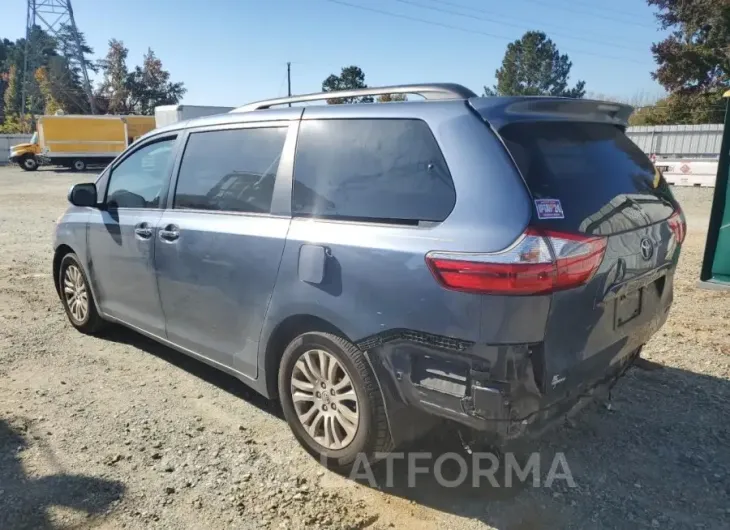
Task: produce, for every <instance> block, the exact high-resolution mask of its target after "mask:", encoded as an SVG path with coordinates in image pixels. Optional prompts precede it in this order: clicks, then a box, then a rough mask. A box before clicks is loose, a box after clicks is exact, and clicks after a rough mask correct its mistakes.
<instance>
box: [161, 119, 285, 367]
mask: <svg viewBox="0 0 730 530" xmlns="http://www.w3.org/2000/svg"><path fill="white" fill-rule="evenodd" d="M287 129H288V125H285V126H281V125H271V126H268V127H265V126H262V124H257V125H256V127H255V128H251V127H248V128H239V129H214V130H204V131H199V132H191V133H190V135H189V137H188V141H187V145H186V147H185V152H184V153H183V156H182V161H181V163H180V170H179V175H178V178H177V184H176V189H175V194H174V199H173V204H172V205H171V206H170V207H168V209H167V210H166V211H165V212H164V213H163V215H162V218H161V219H160V221H159V223H158V228H159V231H158V235H157V241H156V243H155V245H156V250H155V265H156V268H157V273H158V282H159V287H160V298H161V299H162V307H163V310H164V313H165V317H166V325H167V337H168V339H169V340H171V341H172V342H174V343H175V344H177V345H179V346H182V347H184V348H186V349H189V350H192V351H193V352H195V353H197V354H199V355H202V356H204V357H206V358H207V359H209V360H211V361H213V362H215V363H217V364H221V365H223V366H226V367H232V368H234V369H235V370H237V371H238V372H240V373H243V374H245V375H248V376H249V377H256V374H257V371H256V366H257V363H256V355H257V352H258V340H259V335H260V333H261V328H262V326H263V321H264V318H265V316H266V310H267V308H268V304H269V300H270V298H271V293H272V291H273V288H274V283H275V282H276V275H277V272H278V269H279V261H280V260H281V255H282V252H283V250H284V241H285V239H286V233H287V230H288V228H289V220H290V219H289V216H281V215H272V214H271V212H272V208H271V206H272V199H273V196H274V195H275V190H274V187H275V184H276V183H277V182H282V181H281V179H278V180H277V178H276V176H277V171H278V170H279V159H280V157H281V154H282V149H283V146H284V142H285V139H286V137H287ZM280 186H281V185H280Z"/></svg>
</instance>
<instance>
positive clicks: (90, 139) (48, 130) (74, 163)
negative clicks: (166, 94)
mask: <svg viewBox="0 0 730 530" xmlns="http://www.w3.org/2000/svg"><path fill="white" fill-rule="evenodd" d="M154 128H155V118H154V116H78V115H60V116H41V117H40V118H38V122H37V127H36V132H35V134H33V137H32V138H31V140H30V143H27V144H19V145H14V146H12V147H11V148H10V162H11V163H14V164H18V165H19V166H20V167H22V168H23V169H25V170H26V171H34V170H36V169H38V166H44V165H49V166H64V167H68V168H71V169H74V170H76V171H83V170H84V169H86V168H87V167H88V166H90V165H106V164H108V163H109V162H111V161H112V160H114V158H115V157H116V156H117V155H118V154H119V153H121V152H122V151H124V149H126V147H127V146H128V145H129V144H131V143H132V142H134V141H135V140H136V139H137V138H139V137H140V136H142V135H144V134H145V133H147V132H149V131H151V130H152V129H154Z"/></svg>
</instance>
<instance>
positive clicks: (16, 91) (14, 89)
mask: <svg viewBox="0 0 730 530" xmlns="http://www.w3.org/2000/svg"><path fill="white" fill-rule="evenodd" d="M5 77H6V79H7V81H6V82H5V86H6V88H5V94H4V96H3V103H4V106H3V109H4V112H5V115H6V116H17V115H18V114H20V78H19V76H18V68H17V67H16V66H15V65H14V64H13V65H11V66H10V69H9V70H8V73H7V74H6V76H5Z"/></svg>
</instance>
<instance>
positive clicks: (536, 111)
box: [469, 96, 634, 129]
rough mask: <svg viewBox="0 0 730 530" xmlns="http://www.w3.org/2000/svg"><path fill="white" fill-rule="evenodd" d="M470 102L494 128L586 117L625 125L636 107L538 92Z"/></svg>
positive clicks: (591, 119) (590, 119) (583, 119)
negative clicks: (551, 95)
mask: <svg viewBox="0 0 730 530" xmlns="http://www.w3.org/2000/svg"><path fill="white" fill-rule="evenodd" d="M469 105H471V107H472V108H473V109H474V110H476V111H477V112H478V113H479V114H480V115H481V117H482V118H484V119H485V120H486V121H487V122H488V123H489V124H490V125H492V127H494V128H495V129H500V128H502V127H503V126H505V125H507V124H508V123H515V122H520V121H585V122H593V123H607V124H611V125H618V126H621V127H623V128H625V127H626V126H627V125H628V121H629V116H631V113H632V112H633V111H634V108H633V107H632V106H630V105H624V104H623V103H613V102H609V101H595V100H591V99H573V98H556V97H539V96H515V97H477V98H469Z"/></svg>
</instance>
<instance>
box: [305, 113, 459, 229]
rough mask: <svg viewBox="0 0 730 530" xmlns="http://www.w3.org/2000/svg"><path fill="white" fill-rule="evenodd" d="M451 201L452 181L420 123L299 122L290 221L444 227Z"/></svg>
mask: <svg viewBox="0 0 730 530" xmlns="http://www.w3.org/2000/svg"><path fill="white" fill-rule="evenodd" d="M455 201H456V192H455V190H454V183H453V181H452V180H451V175H450V174H449V170H448V168H447V167H446V162H445V160H444V158H443V155H442V154H441V150H440V149H439V146H438V144H437V143H436V139H435V138H434V137H433V134H432V133H431V130H430V129H429V127H428V125H427V124H426V123H425V122H423V121H420V120H412V119H379V120H373V119H350V120H304V121H302V123H301V126H300V130H299V138H298V140H297V151H296V157H295V161H294V185H293V190H292V213H293V214H294V215H299V216H309V217H320V218H326V219H344V220H357V221H366V222H386V223H397V224H409V225H415V224H418V223H419V222H420V221H432V222H439V221H443V220H444V219H446V217H447V216H448V215H449V214H450V213H451V210H452V209H453V207H454V203H455Z"/></svg>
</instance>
